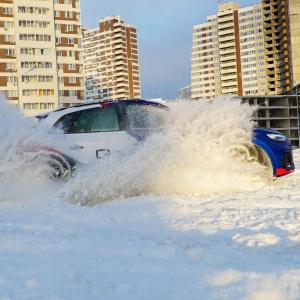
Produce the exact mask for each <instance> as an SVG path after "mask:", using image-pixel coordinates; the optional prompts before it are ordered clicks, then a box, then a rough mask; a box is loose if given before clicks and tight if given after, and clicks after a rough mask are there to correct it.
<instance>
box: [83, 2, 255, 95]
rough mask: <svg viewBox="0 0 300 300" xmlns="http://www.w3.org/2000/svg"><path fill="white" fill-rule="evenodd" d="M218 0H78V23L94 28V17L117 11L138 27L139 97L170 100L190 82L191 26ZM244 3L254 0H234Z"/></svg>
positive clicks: (213, 9)
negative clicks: (140, 95)
mask: <svg viewBox="0 0 300 300" xmlns="http://www.w3.org/2000/svg"><path fill="white" fill-rule="evenodd" d="M220 3H221V2H218V0H189V1H186V0H163V1H160V0H152V1H148V0H127V1H124V0H109V1H101V0H81V7H82V23H83V25H84V26H86V27H88V28H96V27H97V26H98V20H99V19H101V18H104V17H107V16H113V15H119V16H121V17H122V18H123V19H124V21H125V23H126V24H130V25H134V26H136V27H137V28H138V47H139V61H140V78H141V92H142V98H144V99H148V98H163V99H169V100H174V99H176V98H177V97H178V90H179V88H182V87H185V86H187V85H190V82H191V51H192V34H193V26H194V25H197V24H201V23H205V22H206V21H207V19H206V18H207V16H209V15H213V14H216V13H217V11H218V5H220ZM235 3H237V4H239V5H240V6H241V7H246V6H250V5H251V4H252V5H255V4H257V3H260V1H258V0H236V1H235Z"/></svg>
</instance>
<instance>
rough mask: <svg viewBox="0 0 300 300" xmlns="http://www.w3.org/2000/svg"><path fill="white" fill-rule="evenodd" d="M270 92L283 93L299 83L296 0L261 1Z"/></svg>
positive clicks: (299, 26) (299, 24)
mask: <svg viewBox="0 0 300 300" xmlns="http://www.w3.org/2000/svg"><path fill="white" fill-rule="evenodd" d="M262 4H263V20H264V28H265V34H266V45H265V49H266V55H267V59H269V60H270V61H273V62H274V64H273V66H271V67H270V68H268V85H269V91H268V92H269V93H270V94H286V93H288V91H290V90H291V88H292V87H294V86H295V85H297V84H298V83H300V52H299V49H300V1H299V0H281V1H275V0H262Z"/></svg>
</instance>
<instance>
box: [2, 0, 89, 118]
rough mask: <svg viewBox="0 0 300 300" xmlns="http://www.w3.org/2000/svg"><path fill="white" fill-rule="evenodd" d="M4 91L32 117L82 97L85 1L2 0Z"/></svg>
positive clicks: (13, 102) (79, 99)
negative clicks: (81, 7)
mask: <svg viewBox="0 0 300 300" xmlns="http://www.w3.org/2000/svg"><path fill="white" fill-rule="evenodd" d="M0 4H1V7H0V90H1V91H2V92H3V93H4V94H5V96H6V97H7V99H8V101H9V102H10V103H12V104H13V105H15V106H17V107H19V109H20V111H21V112H23V113H24V114H25V115H27V116H34V115H36V114H38V113H41V112H45V111H48V110H52V109H56V108H61V107H66V106H70V105H73V104H77V103H82V101H83V99H84V98H83V91H84V85H83V76H82V46H81V39H82V33H81V32H82V31H81V16H80V0H43V1H41V0H26V1H25V0H0Z"/></svg>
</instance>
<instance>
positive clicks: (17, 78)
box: [4, 67, 36, 110]
mask: <svg viewBox="0 0 300 300" xmlns="http://www.w3.org/2000/svg"><path fill="white" fill-rule="evenodd" d="M35 68H36V67H33V68H31V69H29V70H28V71H27V72H25V73H24V74H22V75H20V76H19V77H18V76H16V75H15V74H13V73H12V72H11V71H10V70H9V69H8V68H5V69H4V70H5V72H8V73H10V74H11V75H12V76H13V78H14V82H15V81H16V82H17V94H18V109H19V110H20V93H19V90H20V89H19V79H20V78H21V77H23V76H24V75H26V74H27V73H29V72H31V71H33V70H34V69H35Z"/></svg>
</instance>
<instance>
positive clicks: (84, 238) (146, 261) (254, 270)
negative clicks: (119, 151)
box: [0, 99, 300, 300]
mask: <svg viewBox="0 0 300 300" xmlns="http://www.w3.org/2000/svg"><path fill="white" fill-rule="evenodd" d="M208 105H210V106H208ZM211 105H213V106H211ZM0 106H1V107H0V125H1V126H0V138H1V144H0V154H1V155H0V163H1V164H0V300H15V299H17V300H23V299H24V300H27V299H28V300H29V299H30V300H35V299H38V300H40V299H42V300H44V299H47V300H62V299H64V300H65V299H67V300H68V299H72V300H77V299H92V300H94V299H126V300H127V299H130V300H132V299H145V300H147V299H151V300H152V299H180V300H182V299H249V300H260V299H264V300H265V299H271V300H277V299H278V300H281V299H299V298H300V267H299V266H300V247H299V243H300V214H299V212H300V204H299V198H300V197H299V194H300V193H299V192H300V187H299V184H298V183H299V179H300V171H298V169H296V171H295V172H294V173H293V174H291V175H288V176H285V177H282V178H279V179H277V180H276V181H274V182H272V181H269V180H268V176H267V175H266V174H265V173H264V172H263V170H262V169H261V166H259V165H255V164H249V163H245V162H243V161H240V160H236V161H235V160H234V158H232V157H230V156H228V151H227V149H228V147H229V146H230V144H232V142H233V141H236V140H237V139H239V141H246V140H247V137H248V136H249V134H250V132H251V126H252V125H249V124H250V122H249V120H250V117H251V109H249V108H248V107H244V106H240V105H239V104H237V102H234V101H232V100H230V101H229V100H228V99H222V100H220V101H219V102H216V103H215V104H213V103H212V104H208V103H203V104H201V105H200V104H192V107H191V110H190V111H187V110H186V109H185V110H184V111H183V107H180V108H179V109H178V110H177V112H176V113H177V116H176V119H177V123H176V124H175V126H171V125H170V126H171V127H172V130H170V132H167V133H166V135H164V136H163V137H160V136H155V137H153V138H152V139H151V140H149V141H147V142H146V143H145V144H144V145H142V146H141V147H140V148H137V149H136V150H135V151H134V153H132V154H128V156H124V155H123V156H122V155H119V156H118V155H116V156H115V157H111V158H109V159H107V160H103V161H102V162H101V164H99V165H96V166H95V167H94V168H86V169H83V170H82V171H81V172H79V174H78V177H77V178H74V179H72V180H70V181H69V182H53V181H51V180H49V179H48V178H45V177H44V176H42V175H41V173H39V170H38V168H35V169H32V168H31V169H29V167H30V159H29V158H30V157H28V154H26V155H25V154H24V153H20V151H19V149H20V145H21V146H22V147H23V146H24V145H27V144H30V143H32V142H35V141H36V140H39V141H41V139H42V140H43V142H45V141H46V140H47V141H48V137H42V135H39V134H36V136H33V135H32V134H31V133H30V132H31V131H30V130H28V128H30V127H32V125H33V124H32V123H31V122H30V121H29V120H27V119H23V118H22V117H21V116H20V115H19V114H18V113H17V112H16V111H14V110H12V109H11V108H10V107H8V106H7V105H5V104H3V103H2V104H1V105H0ZM209 107H210V108H211V107H212V108H213V109H208V108H209ZM182 111H183V113H182ZM199 115H200V118H199V119H200V120H198V117H199ZM212 120H214V122H211V121H212ZM233 128H234V129H233ZM207 153H209V154H210V155H207ZM153 154H155V155H153ZM154 156H155V157H156V159H154V158H153V157H154ZM16 157H17V158H18V159H16ZM294 160H295V162H296V167H298V168H299V167H300V151H299V150H295V151H294ZM31 163H32V162H31ZM218 163H219V164H218ZM218 165H219V168H218ZM100 166H101V167H102V168H101V170H100V169H99V167H100ZM35 167H37V166H35ZM103 170H105V172H103ZM199 170H200V172H199Z"/></svg>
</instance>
